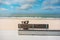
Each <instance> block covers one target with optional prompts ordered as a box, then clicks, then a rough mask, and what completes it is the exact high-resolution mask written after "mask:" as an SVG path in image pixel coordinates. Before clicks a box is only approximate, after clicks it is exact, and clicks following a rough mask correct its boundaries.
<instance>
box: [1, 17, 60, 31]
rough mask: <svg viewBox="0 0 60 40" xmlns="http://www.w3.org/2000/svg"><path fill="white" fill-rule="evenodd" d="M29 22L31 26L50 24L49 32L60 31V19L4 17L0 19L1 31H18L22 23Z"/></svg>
mask: <svg viewBox="0 0 60 40" xmlns="http://www.w3.org/2000/svg"><path fill="white" fill-rule="evenodd" d="M24 20H28V21H29V24H49V29H48V30H60V18H37V17H35V18H31V17H30V18H29V17H5V18H4V17H3V18H0V30H18V24H21V21H24Z"/></svg>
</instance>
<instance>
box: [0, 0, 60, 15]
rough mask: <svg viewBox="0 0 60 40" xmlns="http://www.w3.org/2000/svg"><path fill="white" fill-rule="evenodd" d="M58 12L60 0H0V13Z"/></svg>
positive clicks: (59, 11)
mask: <svg viewBox="0 0 60 40" xmlns="http://www.w3.org/2000/svg"><path fill="white" fill-rule="evenodd" d="M1 13H2V14H6V13H9V14H11V13H12V14H13V13H19V14H22V13H24V14H26V13H28V14H32V13H35V14H54V13H55V14H60V0H0V14H1Z"/></svg>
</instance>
